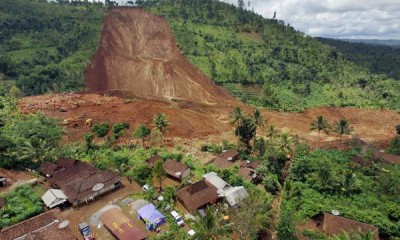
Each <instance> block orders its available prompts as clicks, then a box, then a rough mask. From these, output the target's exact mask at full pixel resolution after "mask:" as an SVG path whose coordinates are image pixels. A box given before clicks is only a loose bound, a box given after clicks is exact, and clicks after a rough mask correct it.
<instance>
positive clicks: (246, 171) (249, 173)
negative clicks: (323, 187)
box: [238, 167, 255, 181]
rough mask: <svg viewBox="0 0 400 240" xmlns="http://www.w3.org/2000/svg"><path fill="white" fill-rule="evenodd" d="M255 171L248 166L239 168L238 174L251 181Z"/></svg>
mask: <svg viewBox="0 0 400 240" xmlns="http://www.w3.org/2000/svg"><path fill="white" fill-rule="evenodd" d="M254 173H255V171H254V170H252V169H250V168H243V167H241V168H239V171H238V175H239V176H241V177H243V178H244V179H247V180H249V181H253V175H254Z"/></svg>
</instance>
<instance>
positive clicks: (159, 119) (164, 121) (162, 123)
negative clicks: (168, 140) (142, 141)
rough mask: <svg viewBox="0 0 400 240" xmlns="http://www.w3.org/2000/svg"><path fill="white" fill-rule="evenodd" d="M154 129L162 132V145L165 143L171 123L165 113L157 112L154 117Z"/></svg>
mask: <svg viewBox="0 0 400 240" xmlns="http://www.w3.org/2000/svg"><path fill="white" fill-rule="evenodd" d="M153 125H154V129H155V130H157V131H158V132H159V133H161V145H162V146H163V145H164V133H165V131H166V130H167V127H168V125H169V123H168V117H167V115H165V114H164V113H157V114H156V115H154V117H153Z"/></svg>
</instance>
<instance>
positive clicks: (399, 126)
mask: <svg viewBox="0 0 400 240" xmlns="http://www.w3.org/2000/svg"><path fill="white" fill-rule="evenodd" d="M396 133H397V135H400V124H399V125H397V126H396Z"/></svg>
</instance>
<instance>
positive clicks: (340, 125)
mask: <svg viewBox="0 0 400 240" xmlns="http://www.w3.org/2000/svg"><path fill="white" fill-rule="evenodd" d="M333 130H334V131H335V132H336V133H338V134H340V145H342V138H343V135H344V134H350V133H351V132H352V131H353V128H352V127H351V126H350V122H349V121H348V120H347V119H345V118H344V119H340V120H339V121H336V122H335V123H334V124H333Z"/></svg>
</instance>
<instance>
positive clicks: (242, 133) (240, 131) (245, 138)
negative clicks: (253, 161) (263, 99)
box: [235, 118, 255, 153]
mask: <svg viewBox="0 0 400 240" xmlns="http://www.w3.org/2000/svg"><path fill="white" fill-rule="evenodd" d="M254 133H255V126H254V124H253V121H252V120H251V119H250V118H244V119H243V120H242V123H241V124H240V125H239V126H238V127H237V128H236V130H235V135H236V136H238V137H239V139H240V141H241V142H242V143H244V144H245V146H246V152H249V153H250V152H251V146H250V140H251V139H252V138H253V137H254Z"/></svg>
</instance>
